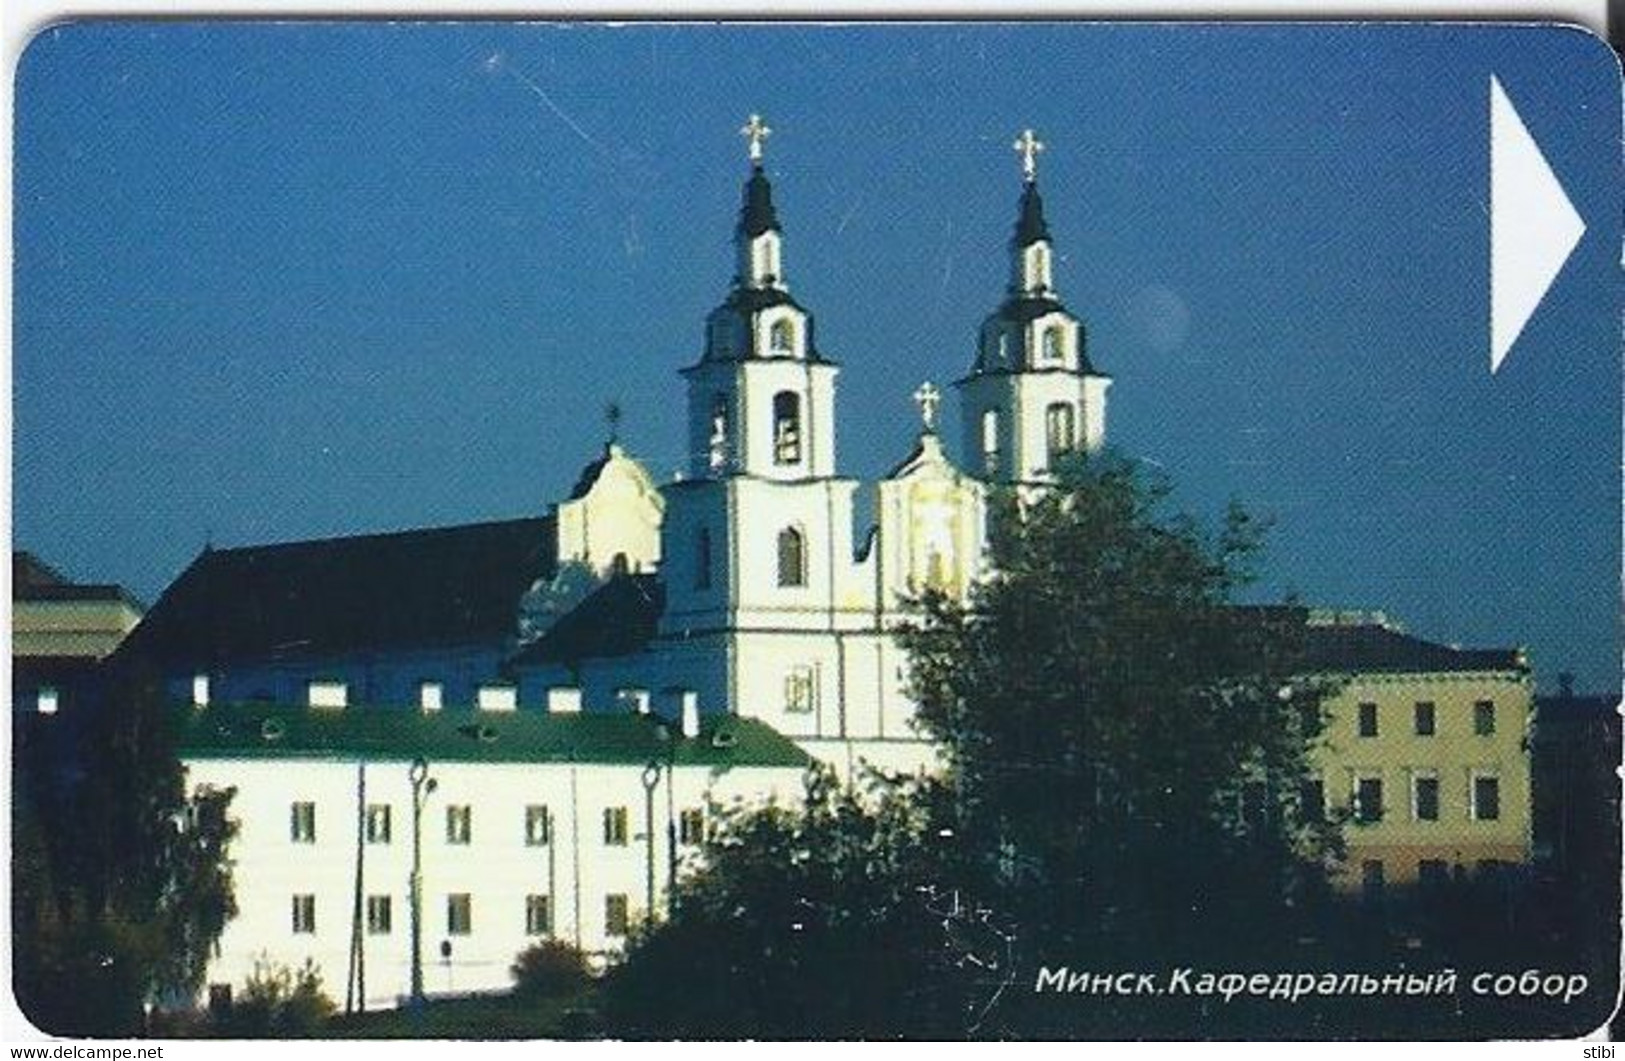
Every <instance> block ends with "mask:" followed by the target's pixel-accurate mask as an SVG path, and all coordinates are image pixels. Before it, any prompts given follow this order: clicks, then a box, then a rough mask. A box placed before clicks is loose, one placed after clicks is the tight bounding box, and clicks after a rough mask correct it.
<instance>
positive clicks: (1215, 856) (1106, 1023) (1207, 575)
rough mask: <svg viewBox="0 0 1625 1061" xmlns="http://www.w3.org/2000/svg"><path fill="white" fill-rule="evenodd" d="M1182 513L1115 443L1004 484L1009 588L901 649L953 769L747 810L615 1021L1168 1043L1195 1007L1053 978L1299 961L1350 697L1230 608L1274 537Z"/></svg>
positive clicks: (613, 995) (692, 882)
mask: <svg viewBox="0 0 1625 1061" xmlns="http://www.w3.org/2000/svg"><path fill="white" fill-rule="evenodd" d="M1167 499H1168V488H1167V486H1166V485H1165V484H1164V483H1162V482H1159V481H1152V480H1148V479H1147V478H1146V477H1145V476H1144V475H1143V474H1142V472H1141V471H1140V470H1139V469H1138V468H1137V467H1136V466H1134V465H1133V464H1130V463H1129V462H1127V461H1126V460H1124V459H1122V458H1119V457H1117V456H1114V455H1111V454H1102V455H1091V456H1087V457H1083V456H1080V457H1079V458H1078V459H1077V460H1076V461H1074V462H1070V463H1068V464H1067V465H1066V466H1065V467H1063V468H1062V469H1060V471H1059V473H1058V476H1057V480H1056V482H1055V483H1054V484H1053V485H1051V486H1049V487H1047V488H1046V489H1043V490H1036V489H1025V490H1023V491H1021V492H1019V493H1017V492H1009V493H1000V494H997V495H996V496H995V497H994V499H993V503H992V516H991V520H990V523H991V525H990V551H991V552H990V556H989V560H990V561H991V563H990V568H991V570H992V571H993V574H992V575H991V577H990V578H988V579H987V580H986V581H985V582H984V583H983V584H980V585H978V586H977V587H975V588H974V589H973V590H972V592H971V594H970V597H969V599H968V600H967V601H965V602H963V603H960V602H957V601H954V600H951V599H949V598H947V597H945V596H943V595H941V594H934V593H932V594H927V595H926V596H925V597H924V598H923V599H922V600H921V601H920V602H919V606H920V613H919V619H918V621H917V622H915V623H913V624H912V625H910V626H909V627H907V628H906V629H904V630H903V631H902V632H901V634H900V638H901V640H902V643H903V645H904V647H905V648H906V649H907V650H908V652H909V655H910V660H911V665H912V683H913V692H914V695H915V698H916V699H917V701H918V702H919V705H920V708H919V725H920V727H921V729H922V732H923V733H924V734H925V735H927V736H930V737H932V738H933V739H935V740H936V741H937V742H938V743H939V744H940V746H941V748H942V750H943V753H944V756H945V759H946V769H945V771H944V772H943V775H942V776H941V777H940V778H937V779H933V780H929V781H915V782H903V781H899V780H895V779H894V780H890V781H888V780H886V779H881V778H876V779H874V784H873V785H872V786H871V787H870V789H869V790H868V791H867V792H863V793H859V792H855V791H852V790H850V789H840V788H839V787H838V786H836V785H835V784H834V782H833V780H832V779H831V778H830V777H829V775H827V774H820V775H817V776H816V777H815V780H814V781H813V783H811V784H810V785H809V788H808V793H807V798H806V801H805V804H804V806H803V807H801V808H800V809H798V810H790V809H786V808H782V807H769V808H767V809H765V810H758V811H754V812H750V813H745V814H741V815H735V816H733V817H732V818H730V819H728V820H726V821H725V822H724V823H723V825H722V827H721V828H720V829H719V833H718V836H717V838H716V839H715V840H714V841H713V842H712V843H711V844H709V845H708V846H707V848H706V864H705V865H704V866H703V868H701V869H700V870H699V871H698V872H696V873H694V874H693V875H691V876H690V877H688V878H687V879H686V880H685V881H683V882H682V883H681V884H680V885H679V887H678V889H677V895H676V900H677V901H676V905H675V909H674V910H673V912H672V914H671V917H670V920H669V921H668V922H666V923H664V924H661V925H656V926H650V927H649V928H648V929H647V930H646V931H645V932H644V933H643V934H642V935H641V936H640V937H639V939H638V940H636V941H635V943H634V945H633V946H632V947H631V948H630V951H629V954H628V957H627V961H626V963H625V964H624V965H623V966H622V967H621V968H619V969H617V970H616V971H615V972H614V974H613V975H612V976H611V978H610V981H609V984H608V988H609V990H608V998H609V1000H610V1010H609V1012H608V1014H607V1016H608V1017H609V1022H610V1027H611V1028H612V1030H613V1031H614V1033H615V1034H652V1035H672V1036H683V1037H693V1036H701V1037H711V1038H714V1037H729V1036H732V1037H755V1038H786V1037H791V1038H795V1037H833V1038H845V1037H863V1038H872V1037H881V1036H897V1035H901V1036H911V1037H933V1038H939V1037H950V1036H952V1037H958V1036H967V1035H968V1036H994V1035H1046V1036H1048V1035H1079V1034H1088V1033H1090V1031H1100V1032H1111V1033H1113V1034H1116V1035H1122V1034H1126V1033H1130V1032H1132V1031H1133V1030H1135V1029H1136V1025H1135V1023H1134V1022H1135V1021H1136V1020H1142V1021H1144V1023H1143V1024H1142V1025H1139V1028H1140V1029H1141V1030H1144V1031H1147V1032H1155V1033H1161V1034H1167V1033H1168V1032H1169V1030H1170V1029H1171V1028H1173V1027H1175V1026H1177V1022H1179V1021H1182V1020H1187V1019H1188V1020H1191V1021H1196V1020H1201V1019H1203V1016H1202V1014H1200V1013H1199V1012H1198V1010H1199V1008H1200V1003H1197V1004H1193V1006H1192V1007H1190V1009H1191V1012H1189V1013H1184V1012H1183V1011H1177V1012H1176V1010H1177V1007H1176V1006H1175V1004H1173V1003H1170V1002H1169V1000H1167V999H1158V1000H1156V1002H1157V1003H1158V1005H1156V1007H1155V1010H1154V1011H1153V1009H1152V1008H1150V1007H1149V1006H1148V1007H1144V1008H1142V1010H1140V1011H1137V1012H1138V1016H1137V1017H1136V1016H1135V1015H1134V1014H1131V1013H1130V1012H1129V1009H1130V1007H1129V1006H1128V1005H1126V1004H1122V1003H1121V1000H1115V999H1114V1003H1116V1004H1114V1005H1113V1006H1112V1007H1110V1008H1109V1009H1103V1008H1101V1007H1092V1008H1090V1009H1089V1010H1088V1011H1087V1014H1088V1015H1080V1012H1079V1010H1077V1009H1074V1008H1071V1007H1064V1006H1062V1007H1057V1006H1054V1005H1048V1006H1046V1005H1040V1004H1039V1003H1046V1002H1048V1001H1049V1000H1048V999H1047V998H1037V997H1036V996H1035V994H1034V992H1033V989H1032V985H1033V976H1034V974H1035V972H1036V967H1037V966H1038V965H1040V964H1046V963H1047V964H1052V965H1065V964H1068V963H1082V962H1087V963H1088V964H1087V966H1079V965H1075V966H1074V967H1075V968H1080V967H1081V968H1088V969H1090V970H1093V971H1095V972H1104V971H1109V970H1113V969H1116V970H1123V969H1138V970H1142V971H1146V972H1154V971H1158V970H1161V969H1166V968H1169V967H1171V966H1172V964H1173V963H1175V962H1179V963H1182V964H1185V963H1200V962H1202V961H1203V960H1204V959H1219V960H1222V963H1221V964H1222V965H1223V966H1224V967H1229V968H1236V967H1247V966H1248V964H1249V963H1253V964H1254V965H1255V967H1262V966H1264V965H1265V964H1266V962H1267V959H1268V958H1269V957H1271V956H1278V955H1279V954H1280V950H1279V948H1281V947H1284V946H1289V945H1291V942H1292V940H1293V937H1294V934H1295V931H1296V930H1297V929H1298V928H1299V927H1300V925H1301V923H1302V916H1301V915H1302V912H1303V911H1304V909H1305V908H1306V906H1308V905H1309V904H1308V903H1307V902H1306V900H1307V899H1308V898H1309V897H1310V896H1311V895H1312V894H1314V893H1315V892H1316V891H1317V890H1318V888H1319V887H1320V886H1321V885H1322V884H1323V881H1322V880H1321V877H1322V867H1323V864H1324V862H1325V860H1326V859H1328V858H1329V857H1331V856H1332V855H1334V854H1335V853H1336V852H1337V847H1338V828H1337V824H1336V823H1335V822H1322V821H1318V820H1315V819H1314V817H1313V816H1311V815H1309V814H1306V813H1303V808H1302V807H1301V806H1300V800H1301V798H1302V797H1301V793H1302V792H1303V791H1304V789H1303V783H1304V782H1305V781H1306V780H1307V779H1308V776H1309V775H1308V764H1307V749H1308V747H1309V744H1310V742H1311V741H1312V740H1313V739H1314V738H1315V737H1316V736H1317V735H1318V734H1319V731H1320V725H1321V722H1320V711H1319V703H1320V700H1321V698H1322V697H1323V696H1324V695H1326V694H1327V693H1328V692H1329V691H1330V690H1329V689H1325V688H1320V687H1317V686H1316V685H1315V684H1313V683H1309V682H1306V681H1305V680H1304V679H1303V678H1302V677H1301V676H1300V672H1301V670H1302V667H1301V659H1302V653H1301V639H1302V635H1303V626H1304V619H1305V616H1304V615H1303V613H1302V611H1301V610H1299V609H1295V608H1290V607H1271V608H1242V607H1237V606H1236V604H1235V603H1234V597H1235V595H1236V593H1237V591H1238V590H1239V589H1241V588H1242V587H1243V586H1244V585H1245V584H1246V583H1247V581H1248V580H1249V578H1250V572H1251V564H1252V562H1253V561H1254V559H1255V558H1256V556H1257V554H1258V550H1259V548H1260V545H1261V540H1262V532H1263V528H1262V526H1261V525H1260V523H1259V522H1258V521H1256V520H1254V519H1253V518H1251V517H1250V516H1248V515H1247V513H1246V512H1244V511H1243V510H1242V509H1241V508H1240V507H1239V506H1232V507H1231V508H1230V510H1229V511H1228V512H1227V513H1226V516H1225V518H1224V521H1223V523H1222V525H1221V526H1220V527H1219V528H1218V529H1217V530H1216V531H1212V532H1209V531H1205V530H1204V529H1203V528H1202V527H1201V526H1200V525H1199V524H1197V523H1196V522H1195V521H1193V520H1191V519H1189V518H1187V517H1184V516H1180V515H1170V514H1168V513H1167V512H1166V511H1165V509H1166V507H1167ZM1279 967H1289V966H1288V965H1286V964H1282V965H1280V966H1279ZM1102 1014H1104V1016H1102ZM1090 1015H1092V1016H1090ZM1090 1019H1099V1020H1101V1022H1102V1023H1101V1025H1100V1026H1099V1027H1096V1028H1092V1029H1091V1028H1090V1027H1089V1025H1088V1021H1089V1020H1090ZM1193 1027H1194V1026H1193Z"/></svg>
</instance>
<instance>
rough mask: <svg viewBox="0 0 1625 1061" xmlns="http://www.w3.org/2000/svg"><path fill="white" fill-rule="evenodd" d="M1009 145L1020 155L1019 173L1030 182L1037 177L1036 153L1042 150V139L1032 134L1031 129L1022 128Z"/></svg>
mask: <svg viewBox="0 0 1625 1061" xmlns="http://www.w3.org/2000/svg"><path fill="white" fill-rule="evenodd" d="M1010 146H1011V147H1013V148H1015V151H1016V154H1018V155H1020V156H1021V175H1022V176H1023V177H1024V178H1025V179H1026V181H1027V183H1028V184H1031V183H1032V182H1033V181H1035V180H1037V179H1038V153H1039V152H1040V151H1042V150H1044V141H1042V140H1040V139H1038V137H1036V136H1034V135H1033V131H1032V130H1031V129H1023V130H1022V131H1021V135H1020V136H1018V137H1016V142H1015V143H1014V144H1012V145H1010Z"/></svg>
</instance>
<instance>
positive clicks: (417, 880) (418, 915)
mask: <svg viewBox="0 0 1625 1061" xmlns="http://www.w3.org/2000/svg"><path fill="white" fill-rule="evenodd" d="M406 776H407V779H408V780H410V781H411V782H412V896H411V901H412V1006H413V1008H414V1009H415V1008H417V1007H420V1006H422V1005H423V803H424V801H425V800H427V799H428V798H429V794H430V793H431V792H433V791H434V790H435V780H434V778H432V777H430V776H429V764H428V763H427V762H426V761H424V760H423V759H414V760H412V767H411V769H410V770H409V771H408V772H407V775H406Z"/></svg>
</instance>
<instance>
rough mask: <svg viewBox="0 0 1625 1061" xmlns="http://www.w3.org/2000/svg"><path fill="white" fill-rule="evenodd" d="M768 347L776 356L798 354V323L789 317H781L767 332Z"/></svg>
mask: <svg viewBox="0 0 1625 1061" xmlns="http://www.w3.org/2000/svg"><path fill="white" fill-rule="evenodd" d="M767 345H768V348H769V349H771V350H772V351H773V352H774V353H775V354H793V353H795V352H796V322H795V321H793V320H791V319H790V318H789V317H781V318H779V319H778V320H776V321H774V322H773V326H772V327H770V328H769V329H768V330H767Z"/></svg>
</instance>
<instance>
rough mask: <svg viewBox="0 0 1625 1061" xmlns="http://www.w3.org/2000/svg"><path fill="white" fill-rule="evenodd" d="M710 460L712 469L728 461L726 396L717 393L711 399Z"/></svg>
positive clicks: (720, 466)
mask: <svg viewBox="0 0 1625 1061" xmlns="http://www.w3.org/2000/svg"><path fill="white" fill-rule="evenodd" d="M710 451H711V454H710V461H711V470H712V471H721V470H722V468H723V467H724V466H725V465H726V464H727V463H728V396H727V395H726V394H718V395H717V396H715V397H714V398H712V399H711V440H710Z"/></svg>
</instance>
